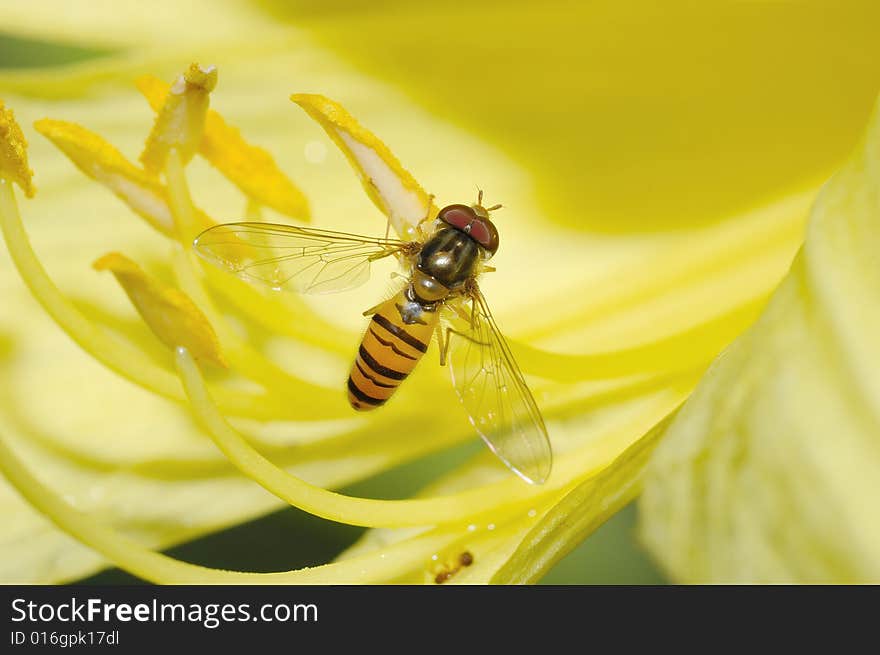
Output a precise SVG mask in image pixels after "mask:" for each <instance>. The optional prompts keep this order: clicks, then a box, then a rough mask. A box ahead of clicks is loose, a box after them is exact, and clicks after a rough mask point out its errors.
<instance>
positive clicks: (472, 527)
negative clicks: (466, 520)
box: [468, 523, 477, 532]
mask: <svg viewBox="0 0 880 655" xmlns="http://www.w3.org/2000/svg"><path fill="white" fill-rule="evenodd" d="M476 529H477V526H475V525H474V524H473V523H471V524H470V525H469V526H468V532H473V531H474V530H476Z"/></svg>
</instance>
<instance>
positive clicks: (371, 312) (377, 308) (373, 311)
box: [363, 300, 388, 316]
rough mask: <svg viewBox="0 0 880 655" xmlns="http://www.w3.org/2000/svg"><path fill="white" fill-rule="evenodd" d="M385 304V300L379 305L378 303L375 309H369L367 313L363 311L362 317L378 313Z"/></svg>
mask: <svg viewBox="0 0 880 655" xmlns="http://www.w3.org/2000/svg"><path fill="white" fill-rule="evenodd" d="M386 302H388V301H387V300H383V301H382V302H380V303H379V304H378V305H376V306H375V307H370V308H369V309H368V310H367V311H365V312H364V313H363V315H364V316H372V315H373V314H375V313H376V312H378V311H379V310H380V309H382V305H384V304H385V303H386Z"/></svg>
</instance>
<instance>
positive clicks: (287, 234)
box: [193, 222, 413, 294]
mask: <svg viewBox="0 0 880 655" xmlns="http://www.w3.org/2000/svg"><path fill="white" fill-rule="evenodd" d="M412 245H413V244H411V243H407V242H405V241H398V240H396V239H383V238H378V237H368V236H360V235H357V234H348V233H346V232H333V231H330V230H317V229H314V228H306V227H297V226H293V225H278V224H275V223H256V222H248V223H223V224H221V225H215V226H214V227H211V228H209V229H207V230H205V231H204V232H202V233H201V234H200V235H199V236H197V237H196V239H195V241H194V242H193V247H194V248H195V251H196V252H197V253H198V254H199V255H200V256H201V257H203V258H204V259H206V260H208V261H209V262H211V263H213V264H217V265H219V266H221V267H222V268H226V269H228V270H230V271H232V272H233V273H235V274H236V275H238V276H240V277H243V278H246V279H250V280H256V281H257V282H262V283H264V284H268V285H269V286H270V287H272V288H273V289H279V290H280V289H290V290H293V291H298V292H299V293H314V294H320V293H333V292H336V291H345V290H347V289H353V288H354V287H357V286H360V285H361V284H363V283H364V282H366V281H367V280H368V279H369V277H370V263H371V262H373V261H375V260H377V259H382V258H384V257H388V256H389V255H393V254H396V253H399V252H402V251H404V250H406V249H407V248H410V247H412Z"/></svg>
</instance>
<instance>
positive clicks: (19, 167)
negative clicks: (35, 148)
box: [0, 100, 36, 198]
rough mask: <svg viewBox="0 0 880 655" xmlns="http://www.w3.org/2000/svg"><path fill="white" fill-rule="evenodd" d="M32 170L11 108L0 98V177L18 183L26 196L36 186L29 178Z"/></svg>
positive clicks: (22, 135)
mask: <svg viewBox="0 0 880 655" xmlns="http://www.w3.org/2000/svg"><path fill="white" fill-rule="evenodd" d="M33 174H34V172H33V171H32V170H31V169H30V167H29V166H28V158H27V141H26V140H25V138H24V134H23V133H22V131H21V128H20V127H19V126H18V123H17V122H16V121H15V116H14V115H13V113H12V110H11V109H7V108H6V106H5V105H4V104H3V101H2V100H0V177H5V178H6V179H8V180H11V181H13V182H15V183H16V184H18V186H20V187H21V190H22V191H24V194H25V195H26V196H27V197H28V198H33V197H34V193H35V192H36V188H35V187H34V185H33V180H32V179H31V178H32V176H33Z"/></svg>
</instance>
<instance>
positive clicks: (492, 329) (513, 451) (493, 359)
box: [449, 289, 553, 484]
mask: <svg viewBox="0 0 880 655" xmlns="http://www.w3.org/2000/svg"><path fill="white" fill-rule="evenodd" d="M470 302H471V309H472V312H471V320H470V325H469V326H468V329H467V331H466V332H465V334H464V335H462V338H461V339H460V343H459V344H458V345H457V347H455V348H453V349H452V352H451V354H450V358H449V363H450V371H451V373H452V381H453V384H454V385H455V390H456V393H457V394H458V397H459V399H460V400H461V402H462V404H463V405H464V407H465V409H466V410H467V413H468V416H469V417H470V420H471V423H472V424H473V426H474V428H476V430H477V432H478V433H479V434H480V436H481V437H482V438H483V440H484V441H485V442H486V444H487V445H488V446H489V448H490V449H491V450H492V452H494V453H495V454H496V455H497V456H498V457H499V458H501V460H502V461H503V462H504V463H505V464H506V465H507V466H508V467H509V468H510V469H511V470H512V471H513V472H514V473H516V474H517V475H519V476H520V477H521V478H523V479H524V480H526V481H527V482H531V483H533V484H541V483H543V482H544V481H545V480H546V479H547V477H548V476H549V475H550V469H551V467H552V459H553V458H552V453H551V450H550V441H549V439H548V437H547V428H546V426H545V425H544V419H543V417H542V416H541V412H540V410H539V409H538V405H537V404H536V403H535V399H534V397H533V396H532V392H531V391H529V388H528V386H527V385H526V381H525V379H524V378H523V375H522V372H521V371H520V370H519V366H517V364H516V362H515V361H514V359H513V355H512V354H511V352H510V348H509V347H508V345H507V342H506V341H505V340H504V337H503V336H502V334H501V332H500V330H499V329H498V326H497V325H496V324H495V320H494V319H493V318H492V313H491V312H490V311H489V306H488V304H487V303H486V299H485V297H484V296H483V294H482V293H481V292H480V291H479V289H476V290H475V291H474V293H473V294H472V296H471V298H470Z"/></svg>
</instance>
